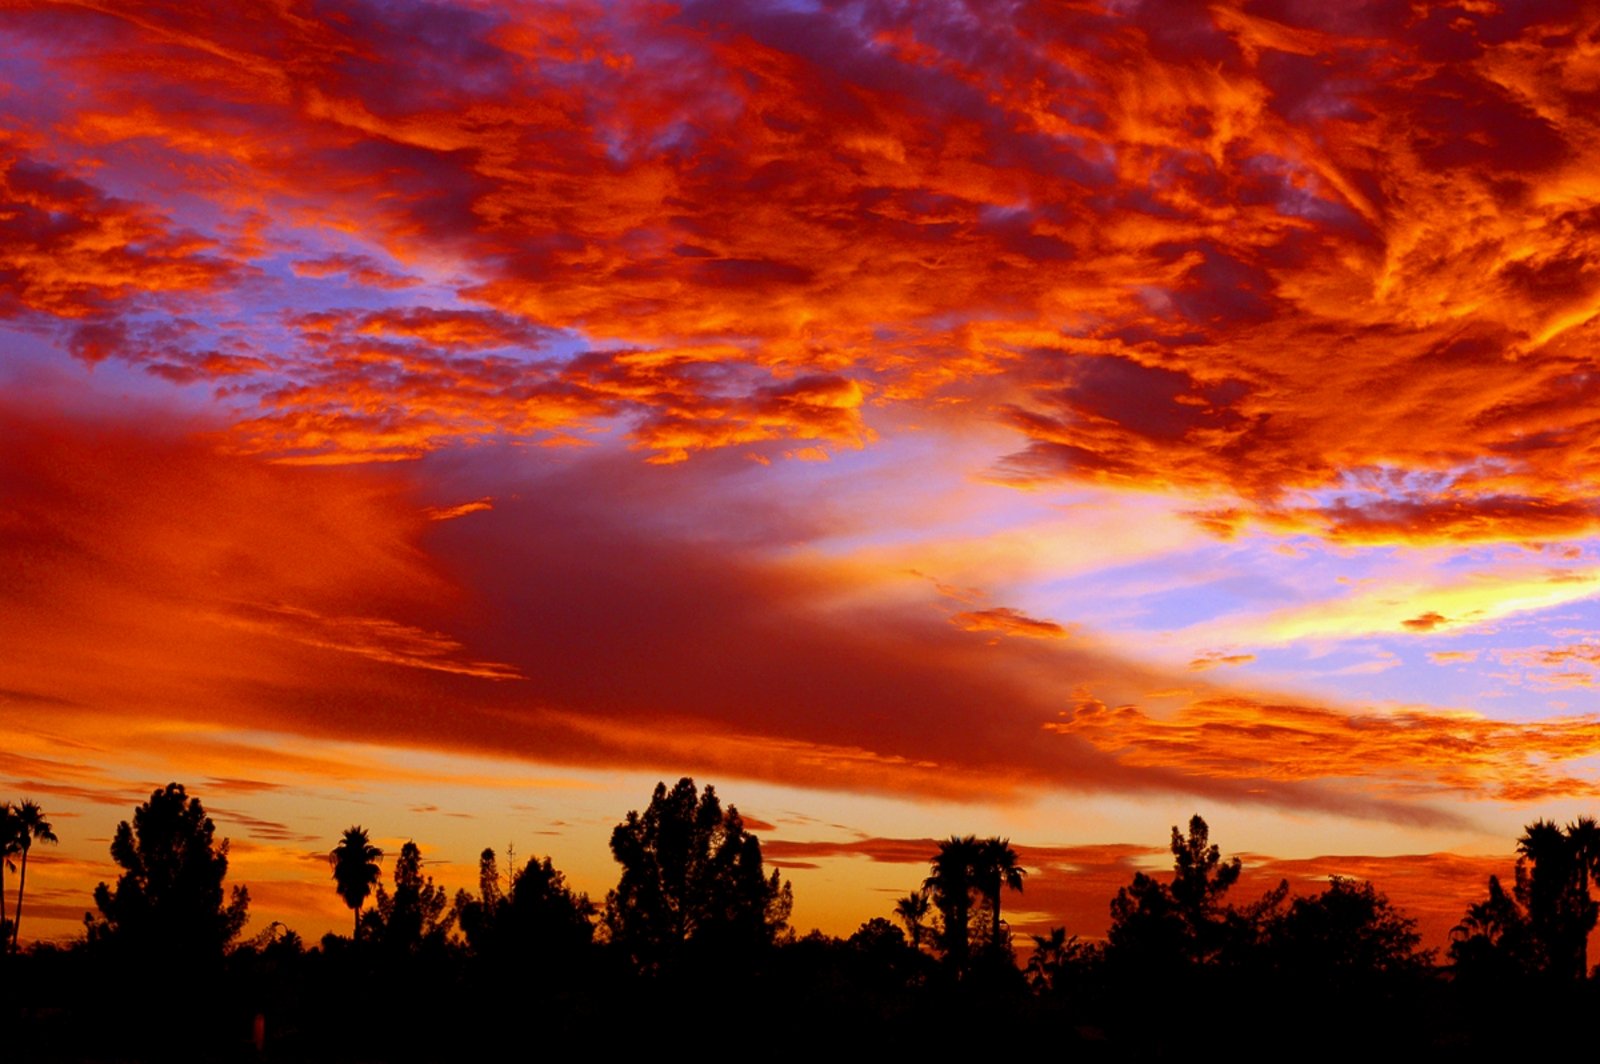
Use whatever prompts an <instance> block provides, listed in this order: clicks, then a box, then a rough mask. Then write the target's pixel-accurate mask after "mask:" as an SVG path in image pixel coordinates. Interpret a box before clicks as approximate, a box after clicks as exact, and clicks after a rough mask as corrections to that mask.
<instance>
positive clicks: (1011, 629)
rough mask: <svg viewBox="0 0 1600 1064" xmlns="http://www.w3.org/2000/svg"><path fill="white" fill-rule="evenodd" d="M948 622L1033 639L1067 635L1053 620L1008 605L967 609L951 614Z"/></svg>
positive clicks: (968, 629) (965, 627)
mask: <svg viewBox="0 0 1600 1064" xmlns="http://www.w3.org/2000/svg"><path fill="white" fill-rule="evenodd" d="M950 623H952V624H954V625H955V626H956V627H957V628H960V629H961V630H962V631H965V632H1001V633H1004V634H1006V635H1019V636H1027V637H1029V638H1033V639H1065V638H1066V636H1067V630H1066V629H1065V628H1063V627H1062V626H1061V625H1059V624H1057V623H1056V622H1055V621H1042V620H1039V619H1038V618H1037V617H1029V616H1028V615H1027V614H1025V613H1021V612H1019V611H1017V610H1014V609H1011V608H1010V607H1008V606H994V607H991V608H989V609H986V610H967V611H964V612H962V613H957V614H955V615H953V616H952V617H951V618H950Z"/></svg>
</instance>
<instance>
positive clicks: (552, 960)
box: [455, 850, 595, 981]
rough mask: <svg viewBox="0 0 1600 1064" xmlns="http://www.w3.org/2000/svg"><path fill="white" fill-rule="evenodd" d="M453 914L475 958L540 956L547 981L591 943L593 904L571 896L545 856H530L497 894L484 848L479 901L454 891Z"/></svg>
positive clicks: (493, 867) (495, 874) (496, 878)
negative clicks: (542, 858)
mask: <svg viewBox="0 0 1600 1064" xmlns="http://www.w3.org/2000/svg"><path fill="white" fill-rule="evenodd" d="M455 911H456V914H457V920H458V922H459V925H460V927H461V933H462V934H463V935H465V936H466V939H467V948H468V949H469V950H470V951H471V952H472V954H473V955H474V956H477V957H480V958H484V959H487V960H489V961H490V962H492V963H495V964H500V963H521V962H522V961H524V960H525V959H526V958H528V957H539V958H541V964H540V966H539V973H540V974H545V975H548V976H549V977H550V981H553V980H555V979H558V978H561V977H563V976H564V975H566V974H569V973H570V971H571V969H572V967H573V965H575V964H576V963H577V961H578V959H579V957H580V956H581V955H582V954H583V953H584V951H585V950H587V949H588V948H589V946H590V944H591V943H592V942H593V940H594V922H593V920H594V914H595V907H594V903H593V902H591V901H590V900H589V896H588V895H587V894H579V893H574V892H573V891H572V890H571V888H569V887H568V886H567V881H566V877H565V876H563V875H562V874H561V872H560V871H558V870H557V869H556V867H555V865H554V864H552V863H551V861H550V858H548V857H546V858H545V859H544V860H543V861H540V860H538V859H537V858H530V859H529V861H528V862H527V863H526V864H525V865H523V867H522V869H521V870H520V871H519V872H517V874H516V875H515V876H514V877H512V880H511V884H510V888H509V889H508V890H506V891H504V892H502V891H501V889H500V874H499V869H498V867H497V864H496V861H495V853H494V851H493V850H484V851H483V853H482V855H480V857H479V860H478V897H476V898H475V897H473V896H472V895H471V894H470V893H468V892H467V891H464V890H463V891H460V892H458V893H457V894H456V901H455Z"/></svg>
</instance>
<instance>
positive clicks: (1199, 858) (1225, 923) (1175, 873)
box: [1106, 814, 1288, 969]
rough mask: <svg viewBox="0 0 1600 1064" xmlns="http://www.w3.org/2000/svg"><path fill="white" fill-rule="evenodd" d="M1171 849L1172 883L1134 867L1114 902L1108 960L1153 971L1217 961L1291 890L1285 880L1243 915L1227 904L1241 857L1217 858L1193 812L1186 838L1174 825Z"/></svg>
mask: <svg viewBox="0 0 1600 1064" xmlns="http://www.w3.org/2000/svg"><path fill="white" fill-rule="evenodd" d="M1171 850H1172V857H1173V870H1172V882H1171V883H1170V884H1167V883H1161V882H1159V881H1157V880H1155V879H1153V878H1152V877H1150V876H1147V875H1145V874H1144V873H1143V872H1138V873H1135V874H1134V877H1133V882H1132V883H1131V884H1129V885H1128V886H1126V887H1123V888H1122V889H1121V890H1119V891H1117V896H1116V897H1115V898H1113V899H1112V901H1111V928H1110V930H1109V932H1108V933H1107V936H1106V938H1107V950H1108V956H1109V957H1112V958H1116V959H1119V960H1121V961H1122V962H1124V963H1131V964H1132V965H1133V966H1135V967H1137V966H1145V967H1148V968H1151V969H1159V968H1164V967H1169V966H1171V965H1172V964H1174V963H1190V964H1205V963H1209V962H1212V961H1215V960H1217V959H1218V958H1219V957H1220V956H1221V954H1222V952H1223V950H1224V947H1225V946H1227V945H1228V944H1229V942H1230V940H1232V939H1233V938H1235V937H1236V936H1237V935H1239V934H1249V933H1251V932H1252V931H1253V927H1251V926H1248V925H1253V924H1254V923H1255V922H1256V921H1257V920H1258V919H1259V918H1260V917H1261V916H1262V915H1264V914H1265V913H1266V912H1267V911H1270V910H1271V909H1272V908H1274V907H1275V906H1276V904H1277V903H1278V902H1281V900H1282V899H1283V897H1284V896H1285V895H1287V893H1288V884H1287V883H1284V884H1281V885H1280V886H1279V888H1278V890H1277V891H1275V892H1273V893H1272V894H1269V895H1268V896H1267V897H1266V898H1264V899H1262V901H1261V902H1260V903H1258V904H1257V905H1256V906H1254V907H1252V909H1251V910H1249V911H1247V912H1246V913H1238V912H1235V911H1233V910H1231V909H1226V908H1225V907H1224V906H1223V898H1224V897H1225V896H1226V895H1227V893H1228V891H1229V889H1231V888H1232V887H1233V885H1234V883H1236V882H1237V881H1238V879H1239V873H1240V870H1241V866H1240V864H1239V859H1238V858H1237V857H1235V858H1234V859H1233V860H1231V861H1227V862H1224V861H1223V860H1222V851H1221V849H1220V848H1219V847H1217V846H1213V845H1211V843H1210V829H1209V828H1208V827H1207V826H1206V822H1205V820H1204V819H1202V818H1201V817H1200V816H1199V815H1198V814H1197V815H1195V816H1193V817H1191V818H1190V819H1189V834H1188V835H1187V836H1185V835H1183V834H1182V833H1181V832H1179V831H1178V829H1177V827H1176V826H1174V827H1173V829H1172V843H1171Z"/></svg>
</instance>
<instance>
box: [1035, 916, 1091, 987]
mask: <svg viewBox="0 0 1600 1064" xmlns="http://www.w3.org/2000/svg"><path fill="white" fill-rule="evenodd" d="M1097 952H1098V951H1097V948H1096V947H1095V946H1092V945H1090V944H1089V943H1087V942H1084V941H1082V940H1081V939H1079V938H1078V936H1077V935H1071V936H1068V934H1067V929H1066V928H1064V927H1053V928H1051V929H1050V934H1049V935H1034V936H1033V954H1032V955H1031V956H1030V957H1029V958H1028V966H1027V968H1026V969H1024V975H1025V976H1026V977H1027V980H1028V986H1029V987H1030V988H1031V989H1032V990H1033V992H1034V993H1036V994H1054V993H1060V992H1061V991H1063V990H1064V989H1065V987H1066V984H1067V982H1068V978H1069V976H1070V975H1071V973H1072V972H1073V970H1074V969H1082V968H1086V967H1087V966H1088V965H1090V964H1091V963H1092V962H1093V961H1094V960H1095V958H1096V956H1097Z"/></svg>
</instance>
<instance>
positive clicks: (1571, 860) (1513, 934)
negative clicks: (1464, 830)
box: [1450, 818, 1600, 980]
mask: <svg viewBox="0 0 1600 1064" xmlns="http://www.w3.org/2000/svg"><path fill="white" fill-rule="evenodd" d="M1597 836H1600V831H1597V829H1596V826H1595V822H1594V821H1593V820H1590V819H1588V818H1583V819H1581V820H1578V821H1577V822H1575V823H1572V824H1569V825H1567V827H1566V830H1564V831H1563V830H1562V829H1561V828H1560V827H1558V826H1557V825H1555V824H1554V823H1552V822H1550V821H1548V820H1536V821H1534V822H1533V823H1532V824H1529V825H1528V826H1527V827H1526V828H1524V829H1523V833H1522V837H1521V838H1519V839H1518V840H1517V868H1516V881H1515V884H1514V885H1513V887H1512V891H1511V893H1510V894H1507V893H1506V891H1505V888H1504V887H1502V886H1501V884H1500V880H1499V879H1498V878H1497V877H1495V876H1490V877H1489V894H1488V897H1487V898H1485V899H1484V900H1483V901H1480V902H1477V903H1476V904H1474V905H1472V906H1471V907H1470V908H1468V910H1467V913H1466V915H1465V916H1464V917H1463V919H1462V921H1461V923H1459V924H1457V925H1456V926H1455V928H1454V929H1453V930H1452V931H1451V933H1450V937H1451V942H1450V958H1451V960H1452V961H1453V962H1454V964H1455V966H1456V968H1457V970H1458V971H1459V972H1461V973H1462V974H1463V975H1466V976H1467V977H1469V978H1473V977H1477V978H1482V977H1490V978H1493V977H1506V976H1511V975H1519V974H1520V975H1529V974H1534V973H1545V974H1548V975H1550V976H1553V977H1555V978H1559V979H1570V980H1581V979H1583V977H1584V975H1585V974H1586V973H1587V968H1588V943H1589V932H1590V931H1592V930H1593V929H1594V926H1595V923H1596V920H1597V917H1600V905H1597V904H1596V903H1595V901H1594V899H1593V898H1591V897H1590V896H1589V880H1590V876H1591V874H1592V870H1593V868H1594V867H1595V866H1596V864H1597V862H1600V851H1597V849H1596V840H1597Z"/></svg>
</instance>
